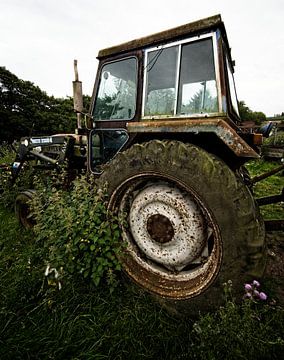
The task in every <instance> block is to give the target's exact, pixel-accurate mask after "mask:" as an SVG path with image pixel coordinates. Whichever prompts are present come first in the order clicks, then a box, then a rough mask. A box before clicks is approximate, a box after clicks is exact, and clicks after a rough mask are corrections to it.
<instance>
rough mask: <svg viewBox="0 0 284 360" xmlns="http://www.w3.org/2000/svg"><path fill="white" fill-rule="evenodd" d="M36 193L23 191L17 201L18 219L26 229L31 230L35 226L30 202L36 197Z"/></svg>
mask: <svg viewBox="0 0 284 360" xmlns="http://www.w3.org/2000/svg"><path fill="white" fill-rule="evenodd" d="M35 193H36V191H35V190H25V191H22V192H21V193H19V194H18V195H17V197H16V200H15V214H16V217H17V219H18V221H19V222H20V224H21V225H22V226H23V227H24V228H25V229H31V228H32V227H33V226H34V225H35V220H34V218H33V217H32V216H31V212H30V201H31V200H32V198H33V197H34V196H35Z"/></svg>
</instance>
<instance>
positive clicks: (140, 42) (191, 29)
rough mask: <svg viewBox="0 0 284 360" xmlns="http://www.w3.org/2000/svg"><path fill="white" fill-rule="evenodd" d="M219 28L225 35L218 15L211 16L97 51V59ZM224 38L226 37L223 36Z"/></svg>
mask: <svg viewBox="0 0 284 360" xmlns="http://www.w3.org/2000/svg"><path fill="white" fill-rule="evenodd" d="M217 27H218V28H220V29H221V30H222V32H223V33H224V35H225V27H224V23H223V22H222V19H221V16H220V15H215V16H211V17H208V18H205V19H201V20H198V21H194V22H191V23H188V24H185V25H181V26H178V27H176V28H173V29H169V30H165V31H161V32H158V33H155V34H152V35H149V36H145V37H142V38H140V39H136V40H132V41H128V42H126V43H123V44H120V45H116V46H113V47H110V48H106V49H102V50H100V51H99V54H98V57H97V58H98V59H101V58H104V57H106V56H110V55H114V54H118V53H122V52H126V51H130V50H134V49H139V48H142V47H145V46H155V45H157V44H160V43H164V42H167V41H169V40H171V41H172V40H175V39H178V38H182V37H185V36H191V35H194V34H196V33H200V32H205V31H208V30H210V29H215V28H217ZM225 38H226V35H225Z"/></svg>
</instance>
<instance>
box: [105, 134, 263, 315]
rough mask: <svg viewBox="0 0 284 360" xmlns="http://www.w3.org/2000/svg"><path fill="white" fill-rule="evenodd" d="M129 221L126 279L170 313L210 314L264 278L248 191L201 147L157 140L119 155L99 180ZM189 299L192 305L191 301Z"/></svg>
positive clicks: (260, 225)
mask: <svg viewBox="0 0 284 360" xmlns="http://www.w3.org/2000/svg"><path fill="white" fill-rule="evenodd" d="M98 182H99V186H103V185H105V184H107V191H108V194H109V196H110V200H109V208H110V209H111V210H112V211H115V212H117V213H118V214H126V220H127V223H128V224H127V226H124V227H123V228H122V232H123V240H124V241H125V242H126V250H125V254H124V255H123V256H122V257H121V261H122V265H123V268H124V271H125V272H126V274H127V275H128V276H129V277H130V278H131V279H132V280H133V281H134V282H135V283H137V284H138V285H140V286H141V287H142V288H144V289H145V290H147V291H148V292H151V293H153V294H155V295H156V296H157V297H158V298H159V299H166V300H165V301H164V300H161V301H164V302H165V303H166V304H167V306H169V304H173V305H174V306H175V307H176V306H177V305H178V306H181V308H182V307H183V305H184V304H186V307H188V304H191V305H192V309H194V310H195V311H196V309H197V308H196V307H195V305H197V306H198V309H210V308H212V306H216V305H217V304H219V303H220V301H221V298H222V292H221V287H222V284H223V283H224V282H226V281H228V280H232V281H233V286H234V288H235V289H236V290H239V291H242V289H243V283H244V282H245V281H248V280H249V279H250V278H251V277H258V276H259V275H261V274H262V272H263V271H264V264H265V256H264V227H263V222H262V221H261V220H260V218H259V215H258V211H257V209H256V205H255V202H254V200H253V198H252V196H251V193H250V191H249V190H248V188H247V187H246V186H245V185H244V184H243V182H242V181H241V179H240V178H238V177H236V175H235V174H234V173H233V172H232V171H231V170H230V169H229V167H228V166H227V165H226V164H225V163H224V162H222V161H221V160H219V159H217V158H216V157H215V156H213V155H211V154H209V153H207V152H205V151H204V150H202V149H201V148H199V147H197V146H194V145H191V144H184V143H181V142H178V141H158V140H153V141H150V142H148V143H143V144H135V145H134V146H132V147H131V148H130V149H128V150H126V151H125V152H122V153H120V154H118V155H117V156H116V157H115V159H114V160H113V161H112V162H111V163H110V164H108V165H107V166H106V167H105V169H104V172H103V174H102V175H101V177H100V178H99V180H98ZM188 300H189V301H188Z"/></svg>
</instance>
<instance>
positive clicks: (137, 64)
mask: <svg viewBox="0 0 284 360" xmlns="http://www.w3.org/2000/svg"><path fill="white" fill-rule="evenodd" d="M129 59H135V65H136V94H135V101H134V104H135V111H134V113H133V116H132V117H131V118H127V119H104V120H102V119H96V118H95V117H94V112H95V108H96V102H97V98H98V95H99V91H100V85H101V79H102V73H103V69H104V67H105V66H106V65H110V64H113V63H117V62H122V61H124V60H129ZM138 74H139V59H138V58H137V56H134V55H130V56H127V57H121V58H119V59H115V60H111V61H106V62H104V63H103V64H102V66H101V68H100V71H99V74H98V79H99V81H98V85H97V87H96V97H95V100H94V103H93V106H92V116H93V121H94V123H96V122H102V123H104V122H114V121H124V122H125V121H132V120H133V119H134V118H135V116H136V114H137V108H138V106H137V99H138V90H139V86H138V83H139V79H138Z"/></svg>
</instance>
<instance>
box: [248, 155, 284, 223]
mask: <svg viewBox="0 0 284 360" xmlns="http://www.w3.org/2000/svg"><path fill="white" fill-rule="evenodd" d="M280 165H281V164H280V163H279V162H268V161H264V160H257V161H255V160H254V161H251V162H249V163H247V164H246V168H247V169H248V171H249V173H250V175H251V177H254V176H258V175H260V174H262V173H265V172H267V171H271V170H273V169H275V168H276V167H279V166H280ZM283 174H284V173H283V170H282V172H281V171H280V172H278V173H277V174H274V175H273V176H271V177H269V178H266V179H264V180H261V181H259V182H258V183H256V184H255V186H254V188H253V191H254V194H255V197H256V198H260V197H265V196H269V195H279V194H281V191H282V189H283V187H284V176H283ZM261 213H262V216H263V217H264V219H267V220H273V219H283V217H284V211H283V203H277V204H271V205H265V206H262V207H261Z"/></svg>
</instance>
